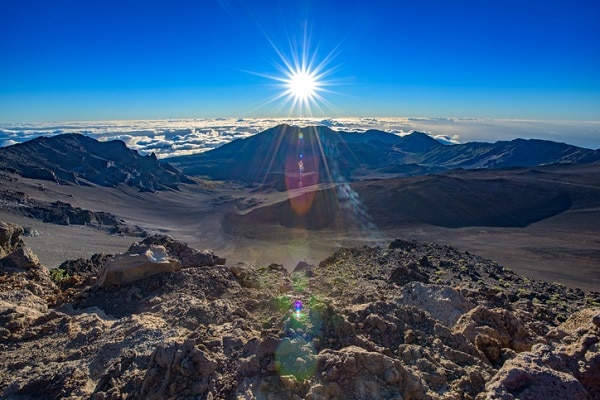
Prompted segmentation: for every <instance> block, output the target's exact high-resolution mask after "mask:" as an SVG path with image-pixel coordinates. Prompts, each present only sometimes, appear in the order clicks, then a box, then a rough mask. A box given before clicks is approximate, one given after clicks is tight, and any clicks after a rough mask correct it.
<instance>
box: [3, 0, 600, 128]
mask: <svg viewBox="0 0 600 400" xmlns="http://www.w3.org/2000/svg"><path fill="white" fill-rule="evenodd" d="M599 21H600V2H598V1H597V0H589V1H588V0H569V1H566V0H553V1H548V0H545V1H539V0H532V1H523V0H501V1H500V0H490V1H481V0H479V1H470V0H457V1H447V0H443V1H428V0H423V1H415V0H411V1H392V0H390V1H384V0H372V1H351V0H346V1H323V0H316V1H309V0H278V1H277V0H275V1H268V2H267V1H256V0H245V1H244V0H202V1H201V0H189V1H181V0H169V1H162V2H157V1H111V0H108V1H82V0H62V1H61V0H57V1H45V0H44V1H42V0H35V1H32V0H18V1H17V0H3V1H1V2H0V38H1V39H0V122H30V121H57V120H94V119H95V120H102V119H154V118H183V117H187V118H189V117H191V118H193V117H218V116H235V117H237V116H240V117H264V116H275V115H278V116H288V115H289V109H288V108H286V107H283V108H281V107H280V106H281V104H280V103H278V102H273V103H270V104H268V105H263V104H264V103H265V102H266V101H267V100H268V99H270V98H272V97H273V96H274V95H277V93H278V92H279V91H280V89H278V88H277V87H275V86H274V83H275V82H274V81H273V80H270V79H268V78H266V77H264V76H261V74H262V75H280V74H281V73H280V71H279V70H278V69H277V67H276V64H281V60H280V58H279V56H278V54H277V52H276V51H275V49H274V47H273V46H272V45H271V43H270V41H272V43H273V44H274V45H275V46H276V47H277V48H279V49H280V50H281V51H283V53H284V54H286V55H287V56H289V55H290V45H289V43H290V41H291V42H292V43H301V42H302V38H303V35H304V34H305V31H306V30H307V29H308V32H309V33H310V43H311V54H312V53H313V52H314V54H315V57H316V59H317V60H321V59H323V58H325V57H326V56H327V55H328V54H329V53H330V52H334V53H335V54H336V55H335V58H333V60H332V61H331V63H329V67H332V68H334V70H333V71H331V72H330V73H329V74H328V75H327V76H326V77H325V79H326V80H327V81H329V82H330V83H332V84H335V86H331V87H330V89H331V90H332V91H334V92H333V93H323V94H322V95H323V97H324V98H325V99H326V100H327V102H328V104H329V105H328V106H324V107H323V110H324V111H325V113H324V114H326V115H327V116H331V117H342V116H427V117H451V116H457V117H492V118H533V119H584V120H600V23H599ZM269 40H270V41H269ZM260 105H263V106H262V107H260ZM316 114H317V115H316V116H320V113H316Z"/></svg>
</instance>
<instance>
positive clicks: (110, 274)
mask: <svg viewBox="0 0 600 400" xmlns="http://www.w3.org/2000/svg"><path fill="white" fill-rule="evenodd" d="M180 269H181V264H180V263H179V261H177V260H174V259H172V258H170V257H169V255H168V253H167V249H166V248H165V247H164V246H157V245H149V246H139V245H138V246H135V247H134V248H133V249H130V250H129V251H128V252H127V253H124V254H118V255H116V256H114V257H113V258H112V259H110V260H108V262H107V263H106V265H105V266H104V268H102V270H101V271H100V273H99V274H98V280H97V282H96V283H97V284H98V286H110V285H120V284H124V283H129V282H134V281H137V280H140V279H143V278H147V277H149V276H152V275H155V274H159V273H161V272H176V271H179V270H180Z"/></svg>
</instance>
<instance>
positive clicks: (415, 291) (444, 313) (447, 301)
mask: <svg viewBox="0 0 600 400" xmlns="http://www.w3.org/2000/svg"><path fill="white" fill-rule="evenodd" d="M399 301H400V303H401V304H405V305H407V306H413V307H417V308H420V309H421V310H425V311H427V312H429V313H430V314H431V316H432V317H433V318H435V319H437V320H439V321H441V322H443V323H444V325H446V326H448V327H452V326H454V324H455V323H456V321H458V319H459V318H460V317H461V316H462V315H463V314H465V313H467V312H469V311H470V310H472V309H473V308H475V304H473V303H472V302H471V301H469V300H467V299H466V298H465V297H464V296H463V295H462V294H460V293H459V292H458V291H456V290H454V289H452V288H451V287H448V286H440V285H427V284H423V283H420V282H412V283H410V284H407V285H405V286H404V287H403V288H402V291H401V292H400V299H399Z"/></svg>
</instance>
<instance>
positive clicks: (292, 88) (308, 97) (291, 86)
mask: <svg viewBox="0 0 600 400" xmlns="http://www.w3.org/2000/svg"><path fill="white" fill-rule="evenodd" d="M285 84H286V86H287V91H286V94H288V95H291V96H293V97H294V99H295V100H296V101H299V102H309V101H313V100H314V99H315V97H316V96H317V92H318V90H319V89H320V82H319V81H318V79H317V77H316V74H315V73H314V72H311V71H308V70H295V71H293V72H290V73H289V74H288V78H287V81H286V82H285Z"/></svg>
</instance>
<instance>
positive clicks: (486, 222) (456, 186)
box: [228, 164, 600, 230]
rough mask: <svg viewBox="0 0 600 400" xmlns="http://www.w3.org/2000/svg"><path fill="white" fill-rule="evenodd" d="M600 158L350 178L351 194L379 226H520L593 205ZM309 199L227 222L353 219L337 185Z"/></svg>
mask: <svg viewBox="0 0 600 400" xmlns="http://www.w3.org/2000/svg"><path fill="white" fill-rule="evenodd" d="M599 175H600V164H587V165H562V166H561V165H556V166H554V165H553V166H545V167H538V168H536V169H535V170H532V169H530V168H514V169H495V170H481V169H478V170H467V171H461V170H457V171H451V172H447V173H444V174H438V175H428V176H419V177H409V178H390V179H381V180H380V179H374V180H364V181H360V182H354V183H352V185H351V188H352V190H353V191H354V192H355V195H357V196H356V199H358V200H359V202H360V203H361V204H362V205H363V206H364V208H365V210H366V212H367V213H368V214H369V216H370V218H371V220H372V222H373V223H374V224H375V225H376V226H378V227H380V228H391V227H394V226H402V225H403V224H406V223H426V224H430V225H435V226H441V227H447V228H459V227H466V226H490V227H525V226H528V225H530V224H532V223H535V222H538V221H541V220H543V219H546V218H549V217H552V216H555V215H558V214H561V213H563V212H565V211H568V210H575V211H584V210H597V209H600V200H599V199H600V187H599V186H598V185H597V182H598V176H599ZM302 196H305V198H306V199H309V200H310V203H309V204H310V207H309V208H308V209H306V210H303V212H302V213H298V212H297V209H295V207H294V205H295V204H296V203H302V201H303V199H302V197H300V196H299V197H297V198H296V197H291V200H289V201H288V200H287V199H286V200H283V201H280V202H277V203H274V204H269V205H265V206H261V207H256V208H255V209H253V210H251V211H249V212H245V213H243V214H242V215H232V216H230V221H229V223H228V225H229V226H235V225H246V226H258V225H263V224H264V225H281V226H284V227H304V228H307V229H311V230H320V229H323V228H340V227H345V226H346V227H347V226H352V225H353V224H355V223H356V221H355V219H356V215H354V210H356V207H348V206H347V205H348V204H349V203H350V202H352V201H354V202H356V201H357V200H356V199H352V198H350V197H351V196H350V197H349V196H346V193H345V192H344V191H343V190H340V189H339V188H326V189H315V191H314V192H312V193H311V194H310V197H309V195H308V194H303V195H302Z"/></svg>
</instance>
